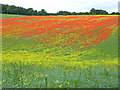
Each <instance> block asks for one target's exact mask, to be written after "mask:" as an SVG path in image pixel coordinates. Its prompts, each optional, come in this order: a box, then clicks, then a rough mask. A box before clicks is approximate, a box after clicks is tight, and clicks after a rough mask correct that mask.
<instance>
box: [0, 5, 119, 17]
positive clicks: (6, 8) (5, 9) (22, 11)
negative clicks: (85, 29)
mask: <svg viewBox="0 0 120 90" xmlns="http://www.w3.org/2000/svg"><path fill="white" fill-rule="evenodd" d="M0 6H2V12H1V13H3V14H18V15H38V16H47V15H118V14H119V13H118V12H112V13H110V14H109V13H108V12H107V11H106V10H102V9H100V10H98V9H94V8H92V9H91V10H90V12H69V11H59V12H57V13H47V11H45V10H44V9H41V10H40V11H37V10H33V8H28V9H26V8H23V7H19V6H15V5H8V4H0Z"/></svg>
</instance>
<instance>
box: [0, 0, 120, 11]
mask: <svg viewBox="0 0 120 90" xmlns="http://www.w3.org/2000/svg"><path fill="white" fill-rule="evenodd" d="M118 1H119V0H1V1H0V3H2V4H8V5H16V6H22V7H24V8H33V9H34V10H38V11H40V10H41V9H45V10H46V11H47V12H48V13H50V12H51V13H56V12H58V11H60V10H63V11H70V12H74V11H75V12H88V11H90V9H91V8H95V9H103V10H106V11H108V12H109V13H111V12H118Z"/></svg>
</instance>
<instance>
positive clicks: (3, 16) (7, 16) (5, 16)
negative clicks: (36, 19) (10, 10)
mask: <svg viewBox="0 0 120 90" xmlns="http://www.w3.org/2000/svg"><path fill="white" fill-rule="evenodd" d="M0 16H1V15H0ZM25 16H27V15H15V14H2V19H6V18H15V17H25Z"/></svg>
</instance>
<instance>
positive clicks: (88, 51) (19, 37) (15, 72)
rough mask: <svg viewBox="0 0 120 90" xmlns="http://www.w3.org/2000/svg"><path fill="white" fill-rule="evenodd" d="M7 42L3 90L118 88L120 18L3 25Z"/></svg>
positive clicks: (36, 20) (62, 18)
mask: <svg viewBox="0 0 120 90" xmlns="http://www.w3.org/2000/svg"><path fill="white" fill-rule="evenodd" d="M3 16H4V15H3ZM5 16H6V15H5ZM8 16H9V15H8ZM20 16H21V15H20ZM11 17H13V16H11ZM4 18H5V17H4ZM6 18H7V16H6ZM2 41H3V43H2V50H3V51H2V58H3V60H2V73H3V74H2V75H3V81H2V82H3V83H2V86H3V88H117V87H118V17H117V16H114V15H113V16H112V15H101V16H100V15H97V16H96V15H90V16H89V15H88V16H87V15H81V16H30V17H20V18H8V19H3V21H2Z"/></svg>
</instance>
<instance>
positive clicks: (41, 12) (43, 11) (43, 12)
mask: <svg viewBox="0 0 120 90" xmlns="http://www.w3.org/2000/svg"><path fill="white" fill-rule="evenodd" d="M38 15H48V14H47V12H46V11H45V10H44V9H41V11H38Z"/></svg>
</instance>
